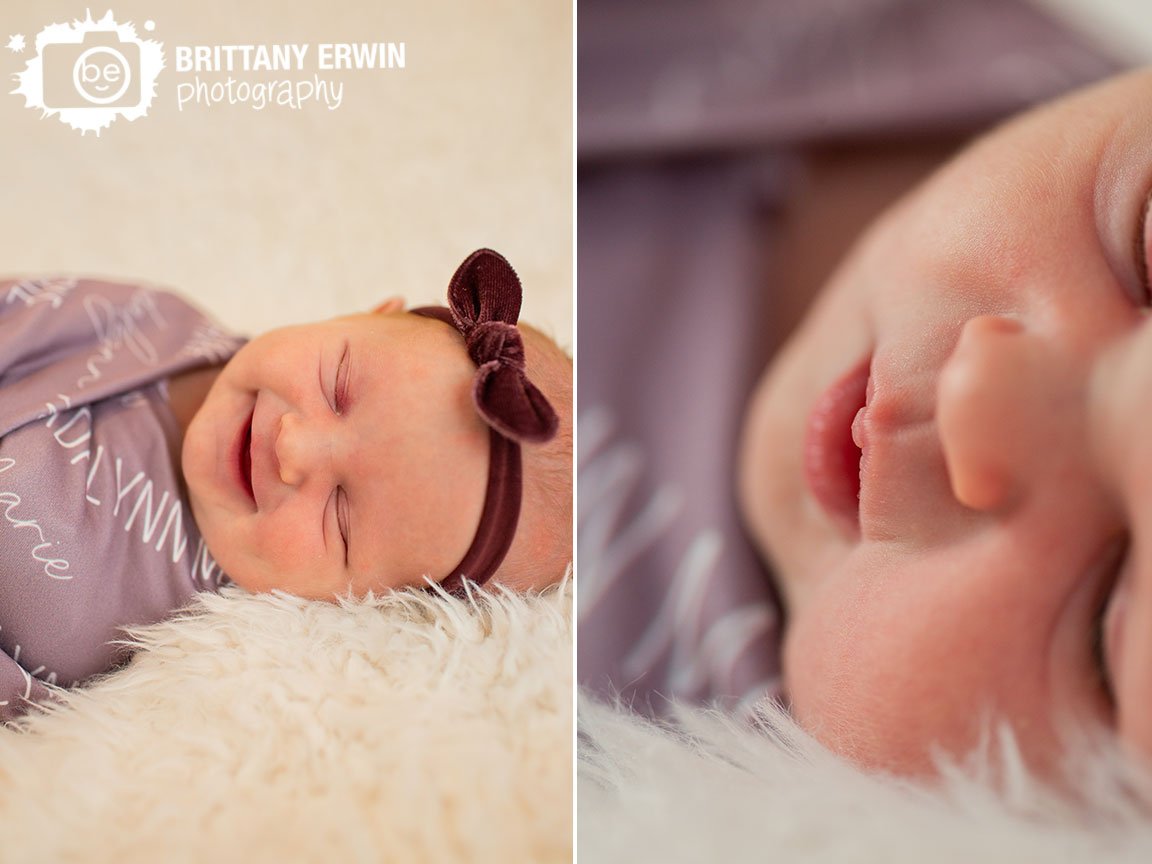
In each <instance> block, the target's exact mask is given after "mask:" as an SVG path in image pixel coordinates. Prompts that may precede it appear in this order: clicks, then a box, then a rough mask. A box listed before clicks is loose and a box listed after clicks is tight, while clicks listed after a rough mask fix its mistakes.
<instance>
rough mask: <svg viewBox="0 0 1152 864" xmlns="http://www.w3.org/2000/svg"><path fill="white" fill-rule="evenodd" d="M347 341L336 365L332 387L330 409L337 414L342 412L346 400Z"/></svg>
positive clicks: (348, 352) (348, 351)
mask: <svg viewBox="0 0 1152 864" xmlns="http://www.w3.org/2000/svg"><path fill="white" fill-rule="evenodd" d="M349 354H350V350H349V348H348V343H347V342H345V343H344V351H343V353H342V354H341V355H340V363H339V365H337V366H336V380H335V382H334V383H333V387H332V391H333V392H332V410H333V411H335V412H336V413H337V414H343V413H344V408H345V407H346V405H347V402H348V365H349V359H350V358H349Z"/></svg>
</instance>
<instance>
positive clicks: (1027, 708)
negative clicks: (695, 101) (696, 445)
mask: <svg viewBox="0 0 1152 864" xmlns="http://www.w3.org/2000/svg"><path fill="white" fill-rule="evenodd" d="M1150 96H1152V71H1141V72H1138V73H1133V74H1131V75H1127V76H1124V77H1121V78H1117V79H1113V80H1112V81H1109V82H1106V83H1104V84H1102V85H1098V86H1095V87H1093V88H1090V89H1087V90H1084V91H1081V92H1078V93H1076V94H1073V95H1072V96H1070V97H1068V98H1066V99H1063V100H1061V101H1059V102H1056V103H1053V104H1051V105H1048V106H1044V107H1042V108H1040V109H1037V110H1035V111H1033V112H1030V113H1028V114H1025V115H1023V116H1021V117H1019V118H1016V119H1015V120H1013V121H1012V122H1010V123H1008V124H1007V125H1005V126H1003V127H1001V128H1000V129H998V130H995V131H994V132H992V133H991V134H989V135H987V136H985V137H983V138H981V139H980V140H978V141H977V142H975V144H974V145H972V146H971V147H969V148H968V149H967V150H966V151H965V152H963V153H962V154H961V155H960V156H959V157H957V158H956V159H955V160H954V161H952V162H950V163H949V164H947V165H946V166H945V167H944V168H942V169H941V170H939V171H938V172H937V173H936V174H935V175H934V176H932V177H931V178H930V179H929V180H928V181H927V182H926V183H925V184H923V185H922V186H920V187H919V188H918V189H917V190H915V191H914V192H913V193H911V194H909V195H908V196H906V197H905V198H903V199H902V200H901V201H900V202H899V203H897V205H895V206H894V207H892V208H891V209H890V210H889V211H887V212H886V213H885V214H884V215H883V216H882V217H881V218H880V219H879V220H878V221H877V222H876V224H875V225H874V226H873V227H872V228H871V229H870V230H869V231H868V232H867V233H866V234H865V236H864V237H863V238H862V240H861V241H860V242H859V243H858V244H857V245H856V247H855V248H854V250H853V251H852V252H851V253H850V255H849V256H848V258H847V259H846V260H845V261H844V263H843V264H842V265H841V266H840V268H839V269H838V270H837V272H836V273H835V275H834V276H833V277H832V279H831V280H830V282H829V284H828V285H827V287H826V288H825V290H824V291H823V292H822V294H821V295H820V297H819V298H818V299H817V301H816V303H815V305H814V306H813V309H812V310H811V311H810V312H809V314H808V316H807V318H806V319H805V320H804V321H803V323H802V324H801V326H800V327H799V328H798V329H797V330H796V332H795V333H794V334H793V335H792V336H791V338H790V339H789V341H788V343H787V344H786V345H785V346H784V347H783V349H782V350H781V352H780V353H779V354H778V355H777V357H776V359H775V360H774V361H773V363H772V364H771V365H770V366H769V368H768V369H767V370H766V372H765V374H764V376H763V378H762V380H761V382H760V384H759V385H758V387H757V390H756V392H755V393H754V395H753V398H752V400H751V402H750V404H749V407H748V412H747V417H746V421H745V429H744V436H743V442H742V445H741V454H740V468H739V477H738V486H739V493H740V498H741V503H742V507H743V511H744V514H745V517H746V519H747V522H748V525H749V527H750V530H751V532H752V534H753V535H754V537H755V539H756V542H757V543H758V545H759V546H760V548H761V550H762V552H763V553H764V554H765V556H766V557H767V559H768V560H769V562H770V563H771V565H772V566H773V568H774V570H775V572H776V573H777V574H778V578H779V580H780V583H781V586H782V589H783V594H784V596H785V602H786V606H787V616H788V626H787V633H786V640H785V650H784V673H785V684H786V688H787V692H788V696H789V699H790V702H791V707H792V710H793V712H794V714H795V716H796V718H797V719H798V720H799V722H800V723H801V724H802V725H803V726H804V727H806V728H807V729H808V730H809V731H810V732H812V733H813V734H814V735H815V736H816V737H817V738H818V739H820V740H821V741H823V742H824V743H825V744H827V745H828V746H830V747H831V748H833V749H834V750H836V751H838V752H840V753H842V754H844V755H846V756H848V757H850V758H851V759H853V760H855V761H856V762H858V763H859V764H862V765H864V766H867V767H871V768H880V769H885V770H892V771H897V772H901V773H912V774H917V773H928V772H930V771H931V770H932V769H933V751H934V749H937V748H938V749H941V750H943V751H944V752H945V753H951V754H953V755H960V754H962V753H964V752H965V751H966V750H968V749H969V748H971V747H972V746H973V745H974V744H975V743H976V742H977V739H978V736H979V735H980V732H981V729H982V727H983V725H984V724H985V721H986V720H987V719H988V717H989V716H993V717H996V718H1001V719H1004V720H1007V721H1008V722H1009V723H1010V724H1011V726H1012V728H1013V729H1014V731H1015V733H1016V735H1017V736H1018V739H1019V742H1020V744H1021V746H1022V750H1023V753H1024V755H1025V757H1026V758H1027V759H1028V760H1029V762H1030V763H1031V764H1032V765H1033V766H1034V767H1036V768H1038V769H1039V770H1042V771H1047V770H1055V769H1056V768H1057V766H1058V764H1059V759H1060V757H1061V755H1062V754H1063V753H1064V752H1065V751H1066V748H1067V745H1068V739H1067V738H1066V737H1065V734H1066V733H1067V732H1069V730H1084V729H1090V730H1092V729H1099V727H1100V726H1104V727H1108V728H1111V729H1113V730H1114V731H1115V732H1116V734H1117V735H1118V736H1119V739H1120V741H1121V742H1122V744H1123V745H1124V746H1126V747H1127V748H1129V749H1130V750H1131V751H1132V752H1133V753H1136V754H1138V755H1139V756H1140V757H1143V758H1145V759H1148V760H1152V435H1150V434H1149V430H1150V429H1152V398H1149V394H1152V329H1149V323H1148V322H1147V321H1146V319H1147V317H1148V312H1149V308H1150V307H1152V291H1150V288H1149V280H1148V270H1149V266H1150V265H1149V260H1148V259H1149V256H1150V255H1152V219H1147V220H1146V219H1145V216H1146V215H1147V211H1148V206H1149V192H1150V189H1152V98H1149V97H1150ZM853 370H856V371H855V373H854V371H853ZM865 381H866V382H867V384H866V388H867V389H866V395H865V384H864V382H865ZM837 382H839V385H840V388H839V396H837V394H836V392H832V393H831V394H830V390H831V391H835V390H836V387H837ZM853 399H857V402H855V403H853V401H852V400H853ZM865 403H866V404H865ZM861 406H863V407H861ZM817 407H820V409H821V410H823V413H822V414H821V413H820V411H817V412H816V413H817V414H818V415H820V416H819V417H818V419H823V420H824V421H826V423H825V427H824V428H823V429H820V428H817V427H818V424H813V423H812V422H811V420H810V418H811V416H812V414H813V410H814V408H817ZM837 442H848V443H847V447H848V448H849V449H848V451H847V452H848V455H849V458H848V459H847V460H845V462H846V464H842V465H840V466H839V467H837V463H836V459H837V455H836V447H835V445H836V443H837ZM853 442H854V444H855V446H856V447H857V448H860V450H861V451H862V455H861V456H860V459H859V467H858V471H859V484H860V485H859V498H858V501H857V500H856V499H855V498H854V497H852V496H851V494H849V496H848V498H847V500H848V503H846V502H845V496H844V494H843V492H844V489H845V488H847V489H851V488H852V483H851V478H850V477H849V478H845V477H844V476H842V475H843V474H844V473H845V472H847V473H850V474H853V473H854V472H856V471H857V464H856V459H855V458H851V457H852V453H854V452H855V451H854V450H853V449H852V448H853ZM840 452H841V453H844V452H845V451H844V450H843V448H842V449H841V451H840ZM821 465H823V466H824V467H821ZM838 472H839V475H841V476H837V473H838Z"/></svg>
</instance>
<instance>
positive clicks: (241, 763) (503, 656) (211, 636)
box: [0, 580, 572, 862]
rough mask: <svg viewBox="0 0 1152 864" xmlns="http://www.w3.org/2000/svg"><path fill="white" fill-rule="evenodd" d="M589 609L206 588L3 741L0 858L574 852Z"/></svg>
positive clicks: (513, 600) (545, 857)
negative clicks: (576, 721)
mask: <svg viewBox="0 0 1152 864" xmlns="http://www.w3.org/2000/svg"><path fill="white" fill-rule="evenodd" d="M571 600H572V592H571V584H570V582H568V581H567V580H566V581H565V583H564V584H563V585H562V586H560V587H559V588H558V589H552V590H549V591H547V592H544V593H543V594H540V595H535V596H522V595H516V594H512V593H510V592H506V591H504V590H502V589H500V588H493V589H492V590H491V591H485V592H476V593H475V595H473V596H471V597H470V598H469V599H468V600H457V599H454V598H452V597H449V596H447V595H444V594H442V593H441V594H440V595H439V596H437V595H433V594H429V593H427V592H423V591H409V592H399V593H395V594H390V595H388V596H385V597H380V598H371V597H370V598H368V599H366V600H363V601H353V602H342V603H341V604H339V605H337V604H329V603H322V602H309V601H304V600H300V599H298V598H295V597H290V596H287V595H259V596H253V595H249V594H247V593H246V592H243V591H242V590H240V589H238V588H233V589H227V590H226V591H225V592H224V593H223V594H222V595H220V596H216V595H211V594H205V595H201V597H200V598H199V599H198V600H197V602H196V603H195V605H194V606H193V607H192V608H191V609H190V610H189V611H188V612H187V613H184V614H181V615H180V616H178V617H177V618H175V619H173V620H170V621H167V622H164V623H161V624H158V625H155V626H152V627H149V628H143V629H140V630H138V631H136V632H134V633H133V637H132V642H133V644H135V645H136V646H138V647H139V649H140V650H139V652H138V653H137V654H136V655H135V656H134V658H133V660H132V662H131V663H130V664H129V665H128V666H126V667H125V668H124V669H122V670H120V671H118V672H115V673H113V674H111V675H108V676H106V677H105V678H104V679H103V680H101V681H98V682H96V683H95V684H94V685H92V686H90V687H88V688H86V689H82V690H76V691H72V692H67V693H64V694H63V695H62V697H61V698H62V703H61V704H60V705H54V706H52V707H51V708H49V709H47V710H46V711H44V712H40V711H37V712H34V713H33V714H31V715H29V716H28V717H26V718H23V719H22V721H21V722H20V723H19V724H18V726H17V727H16V728H12V729H8V730H4V731H3V733H2V734H0V776H2V783H0V802H2V805H0V836H2V837H3V840H2V841H0V860H4V861H81V860H82V861H86V862H87V861H109V862H124V861H149V862H151V861H165V862H178V861H221V862H225V861H245V862H250V861H294V862H295V861H373V862H375V861H404V862H407V861H500V862H505V861H566V860H570V858H571V814H572V798H571V796H572V653H571V652H572V648H571V644H572V632H571Z"/></svg>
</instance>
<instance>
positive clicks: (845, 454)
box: [804, 356, 872, 535]
mask: <svg viewBox="0 0 1152 864" xmlns="http://www.w3.org/2000/svg"><path fill="white" fill-rule="evenodd" d="M871 366H872V358H871V356H868V357H866V358H864V359H863V360H861V361H860V362H858V363H856V364H855V365H854V366H853V367H852V368H851V369H849V370H848V371H847V372H845V373H844V374H843V375H841V376H840V377H839V378H837V379H836V380H835V381H834V382H833V383H832V384H831V386H829V387H828V389H827V390H825V391H824V393H823V394H821V396H820V398H819V399H818V400H817V401H816V404H815V405H814V406H813V408H812V411H811V413H810V414H809V415H808V424H807V428H806V430H805V436H804V474H805V478H806V479H807V481H808V488H809V489H810V491H811V492H812V495H813V497H814V498H815V499H816V501H817V502H818V503H819V504H820V506H821V507H822V508H823V509H824V511H825V512H826V513H827V514H828V515H829V516H830V517H832V518H833V519H834V520H835V521H836V522H837V523H838V524H842V525H843V526H844V527H845V529H846V530H847V532H848V533H849V534H852V535H856V534H858V533H859V530H860V457H861V453H860V449H861V448H860V447H859V446H858V444H857V441H856V436H857V435H858V434H860V435H862V432H863V429H862V423H858V422H857V418H858V417H859V415H860V413H861V409H862V407H863V406H864V403H865V401H866V399H867V395H868V381H869V378H870V377H871Z"/></svg>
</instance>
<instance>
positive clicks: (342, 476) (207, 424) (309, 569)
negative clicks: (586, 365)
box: [170, 299, 571, 600]
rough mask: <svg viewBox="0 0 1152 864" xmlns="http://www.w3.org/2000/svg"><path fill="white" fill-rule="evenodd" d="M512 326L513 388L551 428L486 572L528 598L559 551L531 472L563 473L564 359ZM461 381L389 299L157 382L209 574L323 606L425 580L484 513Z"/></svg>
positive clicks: (459, 552)
mask: <svg viewBox="0 0 1152 864" xmlns="http://www.w3.org/2000/svg"><path fill="white" fill-rule="evenodd" d="M521 332H522V334H523V337H524V340H525V351H526V354H527V373H528V375H529V378H531V379H532V380H533V381H534V382H535V383H536V384H537V386H540V387H541V388H542V389H544V390H545V394H546V395H547V396H549V397H550V399H551V402H552V405H553V407H554V409H555V410H556V412H557V414H559V415H560V424H561V434H560V435H559V436H557V439H554V440H553V441H552V442H549V443H547V444H544V445H532V444H526V445H524V446H523V448H522V450H523V460H524V492H523V503H522V507H521V512H520V519H519V522H518V525H517V530H516V534H515V538H514V540H513V543H512V547H511V549H510V550H509V553H508V555H507V557H506V558H505V559H504V563H503V564H502V566H501V568H500V570H499V571H498V573H497V575H496V581H498V582H502V583H503V584H505V585H508V586H509V587H513V588H517V589H532V588H541V587H544V586H545V585H547V584H550V583H552V582H555V581H558V580H559V578H560V577H561V576H562V575H563V573H564V570H565V565H566V563H567V560H568V557H569V554H570V549H571V509H570V504H569V505H568V507H567V508H565V507H563V506H560V507H552V506H548V496H546V495H541V494H540V489H539V485H540V483H539V477H538V476H537V475H538V473H539V472H540V470H541V465H542V464H545V463H550V462H557V461H558V462H559V464H561V465H568V464H570V459H571V456H570V453H571V450H570V448H571V443H570V442H571V405H570V393H571V390H570V387H571V384H570V381H571V363H570V361H567V358H565V357H564V356H563V354H562V352H560V351H559V349H557V348H555V346H554V345H552V344H551V343H547V344H545V343H546V342H547V340H546V337H544V336H542V335H541V334H540V333H539V332H538V331H533V330H530V329H529V328H527V327H524V326H522V327H521ZM475 376H476V365H475V363H474V362H473V361H472V360H471V359H469V356H468V353H467V350H466V349H465V345H464V342H463V340H462V338H461V337H460V335H459V334H458V333H457V332H456V331H455V329H453V328H452V327H449V326H445V324H444V323H442V322H440V321H437V320H434V319H431V318H426V317H421V316H418V315H414V314H411V313H408V312H405V311H403V302H402V301H400V300H397V299H394V300H390V301H387V302H386V303H384V304H383V305H381V306H380V307H379V308H377V309H376V310H375V311H374V312H372V313H366V314H360V315H351V316H347V317H342V318H336V319H333V320H331V321H324V322H319V323H314V324H306V325H301V326H294V327H285V328H282V329H279V330H274V331H272V332H269V333H266V334H264V335H261V336H259V337H257V338H255V339H253V340H252V341H251V342H249V343H248V344H246V345H245V346H244V347H243V348H242V349H241V350H240V351H239V352H238V353H237V354H236V355H235V356H234V357H233V358H232V360H231V361H229V362H228V363H227V365H225V366H224V367H223V369H222V370H212V371H211V372H209V373H207V374H205V373H194V374H193V375H191V376H188V377H187V378H186V379H184V380H182V381H174V382H172V386H171V388H170V392H171V395H172V400H173V408H174V412H175V413H176V415H177V417H178V418H182V420H183V422H184V424H185V436H184V441H183V450H182V459H181V467H182V471H183V476H184V479H185V482H186V484H187V489H188V496H189V500H190V503H191V506H192V511H193V514H194V516H195V518H196V524H197V526H198V527H199V528H200V531H201V533H202V534H203V536H204V539H205V541H206V543H207V545H208V548H209V549H211V550H212V553H213V555H214V556H215V557H216V560H217V561H218V562H219V563H220V565H221V567H223V569H224V570H225V571H226V572H227V573H228V575H229V576H230V577H231V578H232V580H233V581H234V582H236V583H238V584H240V585H241V586H243V587H245V588H247V589H249V590H252V591H268V590H271V589H280V590H283V591H287V592H290V593H292V594H296V595H298V596H301V597H309V598H316V599H328V600H331V599H333V597H334V596H336V595H344V594H347V593H351V594H353V595H355V596H362V595H363V594H365V593H367V592H368V591H375V592H377V593H378V592H380V591H383V590H386V589H389V588H398V587H404V586H413V585H424V584H426V581H425V578H426V577H430V578H431V579H432V580H433V581H441V580H442V579H443V578H444V577H445V576H446V575H447V574H448V573H449V572H450V571H451V570H452V568H453V567H454V566H455V565H456V564H457V563H458V562H459V561H460V559H461V557H462V556H463V555H464V553H465V551H466V550H467V549H468V547H469V544H470V543H471V541H472V538H473V535H474V534H475V532H476V529H477V524H478V522H479V520H480V514H481V508H482V507H483V505H484V498H485V487H486V481H487V475H488V458H489V431H488V426H487V425H485V423H484V421H483V420H482V419H481V418H480V417H479V415H478V414H477V412H476V408H475V406H474V405H473V403H472V398H471V392H472V383H473V379H474V378H475ZM545 382H547V383H545ZM556 382H560V384H561V385H562V386H561V387H559V388H557V387H556V386H555V384H556ZM549 384H551V385H552V386H549ZM565 384H566V389H565V387H564V386H563V385H565ZM549 390H551V391H552V392H548V391H549ZM249 429H250V432H249V431H248V430H249ZM249 436H250V442H251V446H250V450H249V449H248V440H249ZM246 452H250V457H246V456H245V453H246ZM561 474H562V472H561ZM246 475H248V476H246ZM568 476H569V479H568V481H567V492H568V497H569V498H570V497H571V479H570V474H569V475H568ZM249 477H250V480H249ZM554 497H555V496H554ZM558 497H560V498H561V499H563V497H564V496H563V494H561V495H559V496H558Z"/></svg>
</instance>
